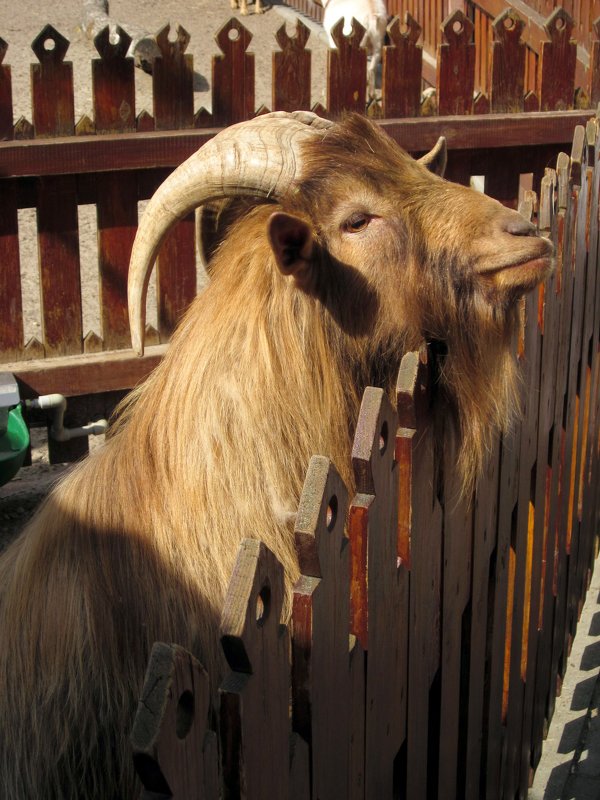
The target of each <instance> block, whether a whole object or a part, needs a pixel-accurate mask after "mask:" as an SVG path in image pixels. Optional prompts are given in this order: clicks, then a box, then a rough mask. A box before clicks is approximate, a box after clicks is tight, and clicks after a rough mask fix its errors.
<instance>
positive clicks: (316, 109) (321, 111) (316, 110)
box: [311, 103, 329, 119]
mask: <svg viewBox="0 0 600 800" xmlns="http://www.w3.org/2000/svg"><path fill="white" fill-rule="evenodd" d="M311 111H312V112H313V114H316V115H317V116H318V117H323V119H329V113H328V111H327V109H326V108H325V106H324V105H323V104H322V103H315V104H314V106H313V107H312V108H311Z"/></svg>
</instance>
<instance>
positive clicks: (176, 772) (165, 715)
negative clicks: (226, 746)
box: [131, 642, 220, 800]
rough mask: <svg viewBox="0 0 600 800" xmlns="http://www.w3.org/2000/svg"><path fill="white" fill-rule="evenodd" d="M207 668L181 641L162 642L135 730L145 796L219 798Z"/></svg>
mask: <svg viewBox="0 0 600 800" xmlns="http://www.w3.org/2000/svg"><path fill="white" fill-rule="evenodd" d="M209 709H210V688H209V681H208V675H207V673H206V671H205V670H204V667H203V666H202V665H201V664H200V662H199V661H197V660H196V659H195V658H194V657H193V656H192V655H190V653H188V652H187V651H186V650H184V649H183V648H182V647H179V646H178V645H174V644H171V645H168V644H163V643H162V642H156V643H155V644H154V646H153V648H152V652H151V654H150V660H149V662H148V668H147V670H146V677H145V680H144V687H143V689H142V695H141V697H140V702H139V704H138V709H137V713H136V716H135V719H134V723H133V728H132V732H131V745H132V748H133V762H134V764H135V768H136V771H137V774H138V776H139V778H140V780H141V782H142V785H143V787H144V788H143V790H142V794H141V795H140V800H151V798H155V797H157V796H161V797H169V798H173V800H192V798H198V800H200V799H201V800H217V798H218V797H219V796H220V793H219V781H218V753H217V734H216V733H215V732H214V731H213V730H211V729H210V728H209V727H208V722H209V720H210V718H211V714H210V713H209Z"/></svg>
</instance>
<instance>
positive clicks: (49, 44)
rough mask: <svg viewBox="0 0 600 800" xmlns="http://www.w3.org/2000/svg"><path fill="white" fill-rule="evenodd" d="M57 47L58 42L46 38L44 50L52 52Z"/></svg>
mask: <svg viewBox="0 0 600 800" xmlns="http://www.w3.org/2000/svg"><path fill="white" fill-rule="evenodd" d="M55 49H56V42H55V41H54V39H44V50H47V51H48V52H49V53H51V52H52V51H53V50H55Z"/></svg>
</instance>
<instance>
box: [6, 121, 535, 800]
mask: <svg viewBox="0 0 600 800" xmlns="http://www.w3.org/2000/svg"><path fill="white" fill-rule="evenodd" d="M309 150H310V152H309V153H308V155H307V163H308V164H309V167H307V170H306V174H307V175H309V176H310V179H306V180H305V181H304V182H303V183H302V184H301V185H300V186H299V187H297V189H296V191H293V192H292V193H291V194H290V196H289V198H288V199H287V200H286V201H285V203H284V204H283V209H284V210H285V211H287V212H289V213H292V212H293V213H294V214H296V215H297V216H298V218H299V219H301V220H303V221H304V222H305V223H306V224H307V225H308V226H310V228H311V230H312V232H313V237H314V239H313V249H312V255H311V261H310V265H309V266H308V267H307V269H308V274H307V275H304V278H303V279H302V280H303V281H304V283H302V288H298V283H299V280H300V279H299V278H297V276H296V277H294V276H293V275H290V276H287V275H284V274H282V271H281V269H280V268H278V266H277V258H276V257H275V256H274V254H273V251H272V249H271V247H270V245H269V242H268V240H267V237H266V235H265V231H266V229H267V226H268V220H269V217H270V215H271V213H272V212H273V211H274V210H276V207H274V206H272V205H265V206H261V207H259V208H256V209H254V210H252V211H250V212H249V214H247V215H246V216H245V217H244V218H243V219H242V220H240V221H239V222H238V223H236V224H234V225H233V227H232V229H231V230H230V231H229V232H228V235H227V236H226V238H225V241H224V242H223V244H222V245H221V246H220V248H219V250H218V252H217V254H216V256H215V259H214V263H213V265H212V270H211V272H212V280H211V283H210V285H209V286H208V287H207V289H206V290H205V291H204V292H203V293H202V294H201V295H200V296H199V297H198V298H196V300H195V302H194V303H193V304H192V307H191V308H190V310H189V311H188V313H187V314H186V316H185V318H184V319H183V321H182V323H181V325H180V327H179V329H178V331H177V332H176V334H175V336H174V338H173V342H172V345H171V347H170V349H169V351H168V353H167V355H166V357H165V359H164V361H163V363H162V364H161V365H160V366H159V367H158V368H157V369H156V371H155V372H154V373H153V374H152V375H151V376H150V378H149V379H148V381H147V382H146V383H145V384H144V385H143V386H141V387H140V388H138V389H137V390H135V391H134V392H133V394H132V395H131V397H130V398H129V400H128V401H127V402H126V404H125V406H124V407H123V409H122V410H121V413H120V416H119V418H118V419H117V421H116V423H115V424H114V426H113V429H112V435H111V437H110V438H109V439H108V441H107V443H106V445H105V447H104V448H102V449H101V450H100V451H98V452H97V453H96V454H94V456H93V457H91V458H89V459H88V460H86V461H84V462H83V463H82V464H80V465H79V466H77V467H76V468H75V469H74V470H73V472H72V473H71V474H70V475H69V477H67V478H66V479H65V480H64V481H63V482H62V483H61V484H60V485H59V486H58V487H57V488H56V489H55V490H54V491H53V493H52V494H51V495H50V497H49V498H48V500H47V501H46V503H45V504H44V506H43V508H42V509H41V511H40V512H39V513H38V514H37V516H36V517H35V519H34V520H33V521H32V523H31V524H30V526H29V527H28V529H27V530H26V531H25V532H24V534H23V535H22V536H21V537H20V538H19V539H18V540H17V541H16V542H15V543H14V544H13V545H12V546H11V547H10V548H9V549H8V551H7V552H6V553H5V554H4V555H3V557H2V559H0V595H1V606H0V641H1V642H2V648H0V719H1V720H2V724H3V731H2V739H1V741H0V796H2V797H7V798H8V797H10V798H11V799H12V800H18V799H19V798H20V799H23V800H24V799H25V798H27V799H28V800H35V799H36V798H39V800H42V798H43V800H58V798H61V799H63V800H70V798H95V800H100V799H103V798H117V797H119V798H133V797H135V796H136V795H135V790H134V788H133V787H134V779H133V774H132V767H131V759H130V757H129V755H128V751H127V737H128V734H129V731H130V727H131V721H132V715H133V713H134V710H135V707H136V703H137V696H138V693H139V690H140V687H141V683H142V680H143V677H144V670H145V665H146V661H147V658H148V654H149V649H150V647H151V645H152V643H153V642H154V641H155V640H166V641H168V642H178V643H180V644H182V645H183V646H185V647H187V648H189V649H191V650H192V651H193V652H194V653H196V655H197V656H198V657H199V658H200V659H201V660H202V661H203V662H204V663H205V665H206V666H207V667H208V669H209V671H210V672H211V674H212V676H213V680H217V679H218V678H217V676H218V675H219V673H220V672H221V669H222V665H221V663H220V657H219V655H218V653H219V650H218V646H217V631H218V622H219V615H220V609H221V606H222V600H223V595H224V592H225V590H226V587H227V582H228V579H229V576H230V573H231V569H232V566H233V563H234V560H235V556H236V553H237V545H238V542H239V540H240V539H241V538H242V537H244V536H256V537H260V538H261V539H262V540H263V541H264V542H265V543H266V544H267V545H268V546H269V547H270V548H271V549H272V550H273V551H274V553H275V554H276V556H277V557H278V558H279V559H280V561H281V562H282V563H283V566H284V568H285V572H286V576H287V579H288V580H287V587H288V592H289V590H290V587H291V585H292V584H293V582H294V581H295V580H296V578H297V577H298V568H297V562H296V557H295V552H294V547H293V536H292V535H291V534H292V530H293V514H294V511H295V509H296V505H297V501H298V498H299V494H300V491H301V487H302V481H303V476H304V472H305V469H306V466H307V464H308V461H309V458H310V456H311V455H313V454H315V453H318V454H324V455H328V456H330V457H331V458H332V459H333V460H334V461H335V463H336V464H337V466H338V468H339V470H340V472H341V474H342V476H343V478H344V479H345V480H346V482H347V483H348V485H349V486H350V487H351V486H352V475H351V471H350V445H351V437H352V434H353V428H354V425H355V422H356V418H357V414H358V407H359V402H360V397H361V393H362V390H363V388H364V386H365V385H367V384H368V383H369V382H376V383H378V384H379V385H382V386H384V387H385V388H386V389H388V390H390V391H391V389H392V386H393V382H394V379H395V375H396V371H397V368H398V365H399V362H400V358H401V356H402V354H403V352H405V351H406V349H408V348H414V347H416V346H418V344H419V342H420V341H421V339H422V337H424V336H425V337H428V338H430V339H436V340H439V341H440V342H443V343H444V346H445V347H446V349H447V355H446V356H445V358H444V361H443V368H442V372H441V379H440V380H441V391H442V394H444V395H445V396H446V398H447V401H448V403H449V404H450V405H451V406H452V407H453V408H454V409H455V414H456V418H457V421H458V426H459V429H460V432H461V434H462V437H463V442H464V444H463V449H462V456H461V464H462V469H463V473H464V475H465V476H466V477H465V480H466V482H467V483H470V481H471V480H472V475H473V473H474V472H475V471H476V469H477V467H478V465H479V464H480V462H481V459H482V456H483V453H484V452H485V450H486V448H487V447H488V445H489V441H490V437H491V435H492V434H493V430H494V429H495V428H497V427H498V426H499V425H501V424H503V423H504V422H505V421H506V420H507V419H508V418H509V417H510V414H511V409H512V408H513V405H514V403H513V399H514V398H513V395H514V391H515V390H514V370H513V368H512V366H511V358H510V355H509V352H508V343H509V340H510V336H511V335H512V333H513V331H514V327H515V305H514V296H510V297H509V296H508V294H509V293H508V292H507V291H505V289H504V288H503V287H500V288H499V287H498V285H497V283H498V282H497V281H496V279H495V278H494V277H493V276H491V277H488V276H486V277H485V278H484V279H482V280H480V281H479V280H478V279H475V278H474V277H473V274H472V270H473V263H474V258H475V256H474V255H473V252H474V247H475V245H477V240H478V237H480V236H481V235H483V234H482V231H483V230H484V228H485V227H486V226H488V225H490V224H491V223H490V219H491V218H494V215H497V216H498V217H499V218H502V219H504V217H502V214H504V213H505V212H504V210H502V209H501V207H500V206H498V205H497V204H494V203H493V201H490V200H488V199H486V198H484V197H481V196H477V195H475V194H474V193H472V192H470V191H469V190H466V189H462V188H460V187H453V186H451V185H449V184H446V183H444V182H442V181H440V180H439V179H437V178H435V177H433V176H430V175H429V174H428V173H427V172H426V171H425V169H424V168H423V167H422V166H420V165H418V164H416V163H415V162H413V161H412V160H411V159H409V158H408V156H406V155H404V154H402V153H400V151H399V150H398V148H396V146H395V145H392V144H391V143H389V142H388V141H387V140H386V138H385V137H384V136H383V135H382V134H379V133H378V132H377V131H376V130H375V129H374V128H373V126H372V125H371V124H369V123H367V122H366V121H363V120H362V119H360V118H353V119H350V120H349V121H348V122H346V123H345V125H343V126H341V129H340V131H339V133H337V132H336V133H333V134H328V135H327V137H326V140H325V141H324V142H323V143H319V145H318V146H313V147H312V148H309ZM340 175H342V178H340ZM457 193H458V195H457ZM357 203H358V204H359V206H360V208H363V207H364V208H366V207H367V206H368V207H369V209H374V210H375V211H376V216H374V217H373V220H372V221H371V222H370V224H369V225H368V226H367V227H366V228H365V232H364V235H363V233H362V232H361V234H360V235H361V236H362V237H363V238H362V239H361V238H360V237H358V238H353V237H352V235H350V234H347V231H346V228H345V227H344V226H345V224H346V223H345V222H344V220H345V219H346V217H347V215H348V214H349V213H350V214H351V215H352V214H356V208H355V207H356V205H357ZM459 204H460V206H461V207H460V208H458V206H459ZM352 209H354V210H352ZM506 213H508V212H506ZM353 219H354V217H353ZM511 219H512V218H511ZM380 220H383V221H380ZM461 226H462V227H461ZM369 237H371V238H369ZM373 237H374V238H373ZM513 238H515V239H516V238H518V237H513ZM374 241H375V242H376V243H377V247H374ZM473 243H475V245H474V244H473ZM517 244H519V246H521V244H522V243H515V247H516V246H517ZM482 248H483V250H485V246H483V245H482ZM475 249H476V247H475ZM486 252H487V251H486ZM479 257H480V256H477V258H479ZM519 257H520V256H519ZM486 258H487V256H486ZM486 263H487V262H486ZM515 263H517V262H516V261H515ZM510 288H511V291H512V294H513V295H518V294H519V293H520V292H519V291H517V290H516V289H515V287H514V286H511V287H510ZM521 291H522V290H521Z"/></svg>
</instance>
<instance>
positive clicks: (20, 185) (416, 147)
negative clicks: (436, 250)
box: [0, 12, 600, 459]
mask: <svg viewBox="0 0 600 800" xmlns="http://www.w3.org/2000/svg"><path fill="white" fill-rule="evenodd" d="M469 24H470V23H469V21H468V20H467V19H466V18H465V17H463V16H460V12H455V16H454V17H451V18H450V20H449V21H448V24H447V30H446V38H447V39H448V37H450V39H449V42H446V43H443V44H441V45H440V48H439V58H438V62H437V90H436V96H435V98H433V99H432V98H430V97H426V98H425V99H423V97H422V93H421V89H422V84H423V76H424V74H425V72H424V70H425V68H426V59H424V58H423V49H422V47H421V45H420V44H419V42H418V38H419V31H420V27H419V25H418V24H417V23H416V22H415V21H414V20H413V19H412V18H410V17H409V18H407V19H406V21H405V23H402V22H401V20H400V19H397V20H396V21H395V22H394V23H393V24H392V26H391V28H390V36H391V44H390V46H388V47H386V48H385V52H384V60H383V74H382V92H381V101H380V103H379V104H378V105H376V106H371V108H370V109H369V113H373V114H374V115H376V116H378V117H379V118H380V124H381V125H382V126H383V127H384V128H385V129H386V130H387V132H388V133H389V134H390V135H391V136H392V137H393V138H394V139H395V140H396V141H398V142H399V143H400V144H401V145H402V146H403V147H405V148H406V149H407V150H409V151H410V152H413V153H415V154H417V153H419V152H422V151H423V150H425V149H427V148H429V147H431V146H433V144H434V143H435V141H436V139H437V137H438V136H440V135H445V136H446V138H447V140H448V145H449V164H448V172H447V176H448V177H449V178H450V179H451V180H456V181H458V182H461V183H465V184H468V183H469V181H470V178H471V176H485V185H486V192H487V193H488V194H490V195H492V196H493V197H496V198H498V199H499V200H501V201H502V202H504V203H506V204H508V205H511V206H513V207H516V205H517V203H518V199H519V195H520V193H521V194H522V192H523V190H524V189H526V188H531V187H533V188H534V189H537V188H539V186H540V183H541V179H542V177H543V175H544V169H545V167H546V166H547V165H548V164H549V163H551V162H552V161H553V159H555V158H556V156H557V154H558V152H559V151H560V150H561V149H565V148H568V147H569V141H570V139H571V135H572V130H573V127H574V125H576V124H585V122H586V121H587V120H588V119H589V118H590V117H591V116H592V115H593V112H592V111H591V110H589V109H580V110H576V109H573V99H574V95H575V88H576V86H575V76H574V73H573V71H572V70H571V71H569V70H567V69H566V68H565V60H564V54H563V53H562V51H561V50H560V48H558V49H557V48H555V49H554V51H552V48H551V49H550V52H549V54H548V55H547V57H545V61H544V64H545V66H544V70H545V71H544V72H543V75H546V74H547V75H548V76H556V75H560V77H561V80H560V81H558V80H555V81H552V80H546V81H545V82H544V81H542V88H541V90H540V92H539V93H538V94H537V95H532V94H531V93H530V94H526V93H525V88H524V81H520V80H519V79H517V80H510V81H507V78H506V76H507V75H510V76H513V77H514V76H515V75H516V76H517V78H518V76H519V75H520V74H523V75H524V72H523V70H524V67H523V65H522V64H521V61H520V60H519V59H522V55H521V52H520V50H519V48H518V47H515V43H514V42H511V41H508V40H505V41H500V42H496V43H495V45H494V47H493V48H492V50H491V51H490V53H491V59H492V62H491V63H492V65H493V68H492V71H491V75H492V80H491V84H490V86H489V91H488V95H487V96H486V95H479V96H477V97H474V94H473V87H474V85H475V60H474V58H473V44H472V43H471V41H470V39H469V36H468V25H469ZM457 26H458V29H459V30H457ZM449 31H452V33H449ZM230 32H234V34H235V37H234V38H230V36H229V34H230ZM168 33H169V31H168V28H165V29H163V30H162V31H160V32H159V33H158V34H157V42H158V46H159V48H160V50H161V53H162V58H160V59H159V62H157V67H156V69H155V71H154V75H153V109H154V114H153V116H151V115H150V114H148V113H147V112H146V111H142V112H141V113H137V110H136V107H135V84H136V74H135V70H134V67H133V62H132V60H131V59H128V58H127V57H126V52H127V47H128V44H129V37H128V36H127V34H126V33H125V32H124V31H120V39H119V41H118V42H116V43H113V42H111V41H110V39H109V37H108V33H107V30H105V31H103V32H101V33H100V34H99V35H98V37H97V39H96V47H97V50H98V54H99V58H98V59H95V60H94V61H93V63H92V67H93V69H92V78H93V80H92V85H91V87H90V97H91V98H92V105H93V118H88V117H83V118H82V119H80V120H78V121H76V120H75V118H74V105H73V78H74V76H73V67H72V65H71V64H70V63H69V62H68V58H67V55H68V46H69V43H68V41H67V40H66V39H65V38H64V37H63V36H62V35H61V34H60V33H59V32H58V31H56V30H55V29H53V28H52V27H50V26H47V27H46V28H44V30H42V31H41V32H40V34H39V36H38V37H37V38H36V40H35V41H34V44H33V51H34V53H35V55H36V57H37V63H35V64H33V66H32V75H33V80H32V98H31V99H32V103H31V105H32V109H33V115H32V120H31V121H29V120H27V119H24V118H20V119H18V120H16V121H15V120H14V119H13V111H12V90H11V72H10V66H9V63H10V48H8V49H7V45H6V43H4V42H3V41H1V40H0V362H1V364H2V369H3V370H9V371H11V372H13V373H15V374H16V376H17V378H18V380H19V382H20V387H21V392H22V395H23V397H32V396H35V395H37V394H44V393H49V392H61V393H63V394H65V395H66V396H68V397H70V398H73V400H72V401H70V402H69V415H70V419H68V420H67V424H70V425H79V424H81V423H83V422H87V421H89V417H88V414H95V413H100V414H101V415H105V414H107V413H110V411H111V407H112V404H113V401H114V397H118V396H120V394H122V393H123V392H124V391H126V390H127V389H129V388H131V387H132V386H133V385H135V384H136V383H137V382H139V381H140V380H141V379H143V378H144V377H145V375H147V374H148V372H149V371H150V370H151V369H152V368H153V367H154V366H155V365H156V364H157V363H158V361H159V360H160V358H161V356H162V352H163V350H164V347H165V345H166V343H167V342H168V339H169V337H170V334H171V332H172V330H173V328H174V326H175V325H176V323H177V320H178V319H179V317H180V315H181V313H182V311H183V310H184V309H185V308H186V307H187V305H188V304H189V302H190V301H191V299H192V298H193V297H194V295H195V293H196V289H197V265H196V258H195V253H194V226H193V221H192V220H191V219H188V220H186V221H184V222H182V223H180V224H179V225H178V226H177V227H176V229H175V230H174V231H173V233H172V235H171V236H170V237H169V239H168V241H167V242H166V243H165V246H164V249H163V251H162V253H161V257H160V259H159V263H158V268H157V274H158V279H157V288H156V306H157V312H156V325H155V327H153V328H151V329H149V330H148V331H147V336H146V341H147V344H148V348H147V355H146V356H145V357H144V358H143V359H137V358H135V357H133V355H132V353H131V351H130V350H129V349H128V348H129V333H128V319H127V311H126V276H127V270H128V262H129V255H130V251H131V246H132V242H133V238H134V236H135V231H136V228H137V219H138V202H139V201H141V200H144V199H146V198H148V197H149V196H150V195H151V194H152V193H153V191H154V190H155V189H156V187H157V186H158V185H159V183H160V182H161V181H162V180H163V179H164V178H165V176H166V175H167V174H168V172H169V171H171V170H172V169H173V168H174V167H176V166H177V165H178V164H179V163H181V161H183V160H184V159H185V158H186V157H187V156H189V155H190V154H191V153H192V152H193V151H194V150H196V149H197V148H198V147H199V146H200V145H202V144H203V143H204V142H205V141H207V139H208V138H210V137H212V136H214V134H215V133H216V132H217V131H218V130H219V129H220V128H221V127H223V126H225V125H228V124H230V123H233V122H237V121H240V120H242V119H246V118H248V117H252V116H253V115H255V114H257V113H263V112H264V111H265V110H266V109H264V108H260V109H257V108H256V104H255V102H254V61H253V58H252V54H251V53H249V52H248V47H249V45H248V39H249V37H248V36H247V35H246V33H245V28H244V27H243V26H242V25H241V23H240V22H239V21H238V20H237V19H232V20H230V21H229V22H228V23H227V24H226V25H224V26H223V28H222V29H221V31H220V32H219V33H218V36H217V44H218V47H219V48H220V49H221V53H220V54H217V55H215V56H214V59H213V61H214V70H213V75H214V80H213V86H212V112H210V113H209V112H208V111H206V110H205V109H199V110H195V109H194V105H193V85H192V84H193V81H192V75H193V62H192V58H191V56H190V55H189V54H188V53H187V52H186V50H187V46H188V43H189V37H187V36H186V34H185V31H183V30H182V29H180V30H179V33H178V35H177V36H176V38H175V40H174V41H171V40H170V39H169V35H168ZM308 36H309V32H308V30H307V29H306V28H305V27H304V26H303V25H302V23H299V24H298V26H297V29H296V35H295V37H293V38H290V36H289V35H288V34H287V33H286V32H285V30H283V29H282V30H280V31H279V32H278V35H277V43H278V45H279V47H280V51H278V52H275V53H274V56H273V76H272V85H273V93H272V97H273V103H272V108H273V109H277V110H292V109H297V108H311V107H312V108H314V109H315V110H316V111H317V112H318V113H321V114H323V115H325V116H329V117H336V116H338V115H339V114H341V113H342V112H343V111H344V110H348V109H349V110H356V111H360V112H363V113H364V112H365V108H366V61H365V58H366V56H365V53H364V51H363V50H362V49H361V48H360V46H359V45H360V39H361V36H360V31H358V30H357V31H356V32H355V33H354V34H353V35H352V36H350V37H349V38H348V39H345V38H344V37H343V36H341V35H338V50H336V51H333V50H332V51H330V52H329V53H328V62H327V75H326V79H325V80H326V84H327V107H326V108H324V107H323V106H321V105H318V104H314V102H313V99H312V98H311V88H310V87H311V79H310V65H311V54H310V51H309V48H307V42H308ZM274 45H275V42H274ZM475 49H476V48H475ZM594 65H595V66H594V69H593V70H592V71H591V72H590V81H591V82H592V84H593V85H594V86H596V85H597V84H598V83H599V81H598V76H599V75H600V67H598V66H597V64H596V62H594ZM519 70H521V72H519ZM457 74H458V75H459V76H460V80H457V79H456V75H457ZM546 85H547V86H548V87H549V88H548V89H547V90H546V89H545V88H544V87H545V86H546ZM594 96H595V95H594V93H593V92H591V94H590V97H591V98H592V99H593V97H594ZM539 108H542V109H544V110H548V111H551V112H552V113H541V112H539V111H538V109H539ZM556 109H558V111H556ZM523 110H525V111H528V112H531V113H527V114H526V115H523V114H520V113H514V112H521V111H523ZM488 112H492V113H488ZM89 205H91V206H93V207H95V217H96V220H95V226H96V229H97V242H96V240H95V239H89V238H88V240H87V242H86V247H88V248H89V251H90V252H88V253H87V254H86V255H87V256H88V260H92V261H94V260H95V261H96V262H97V265H98V266H97V269H98V277H99V281H98V284H99V290H98V295H97V305H98V307H99V319H98V322H97V323H94V325H93V326H92V327H91V329H90V328H89V327H86V328H84V325H83V314H82V307H83V303H84V299H86V298H85V297H84V294H85V292H87V293H92V292H93V293H95V292H96V289H95V286H89V284H88V286H87V288H86V290H85V292H84V290H83V289H82V266H81V259H82V250H83V246H84V245H83V244H82V232H81V231H80V228H79V222H78V214H79V213H80V211H81V209H82V207H83V206H89ZM23 209H35V211H36V222H35V223H34V224H33V225H32V227H31V228H30V229H29V232H28V234H27V236H28V237H29V238H30V239H34V240H37V254H38V256H37V259H38V261H39V294H40V298H41V303H40V310H39V317H38V318H36V323H37V326H36V331H37V330H39V331H40V333H39V334H38V333H35V334H34V335H26V331H25V322H24V312H23V296H24V289H23V284H22V280H23V275H24V274H25V272H27V269H29V270H33V271H37V270H38V264H35V265H33V264H29V265H28V266H27V267H26V266H25V265H24V264H23V263H22V255H21V253H20V249H19V246H20V243H21V244H22V238H23V235H24V234H23V225H22V223H21V222H20V219H21V217H20V213H21V211H22V210H23ZM94 283H95V282H94ZM106 393H116V394H115V395H114V396H113V395H112V394H111V395H110V398H109V399H106V398H104V399H102V398H100V399H99V402H100V407H99V408H98V409H97V411H96V410H94V408H92V407H90V402H91V401H90V396H91V395H105V394H106ZM79 397H86V398H87V399H86V400H85V403H82V405H83V410H82V411H81V412H79V411H78V409H77V404H78V402H79V401H78V400H76V399H75V398H79ZM84 445H85V441H84V440H82V441H80V442H77V446H76V447H75V445H73V444H72V443H71V444H70V445H68V446H66V445H65V446H62V445H61V446H57V448H56V449H57V455H56V458H60V459H68V458H71V457H76V456H79V455H80V452H81V447H82V446H84ZM72 448H75V452H72Z"/></svg>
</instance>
